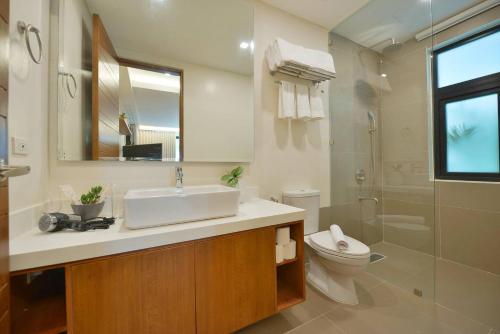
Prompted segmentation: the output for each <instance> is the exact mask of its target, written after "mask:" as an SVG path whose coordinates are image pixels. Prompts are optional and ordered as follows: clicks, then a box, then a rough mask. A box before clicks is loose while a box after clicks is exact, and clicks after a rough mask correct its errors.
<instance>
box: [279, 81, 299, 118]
mask: <svg viewBox="0 0 500 334" xmlns="http://www.w3.org/2000/svg"><path fill="white" fill-rule="evenodd" d="M278 100H279V102H278V118H279V119H294V118H297V107H296V104H295V84H293V83H291V82H287V81H281V82H280V88H279V97H278Z"/></svg>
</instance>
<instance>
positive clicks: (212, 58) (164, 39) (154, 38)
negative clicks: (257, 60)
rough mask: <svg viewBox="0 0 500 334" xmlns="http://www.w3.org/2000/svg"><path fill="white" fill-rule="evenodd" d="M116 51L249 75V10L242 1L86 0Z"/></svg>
mask: <svg viewBox="0 0 500 334" xmlns="http://www.w3.org/2000/svg"><path fill="white" fill-rule="evenodd" d="M72 1H73V0H72ZM86 2H87V6H88V8H89V10H90V13H91V14H94V13H96V14H99V16H100V17H101V19H102V21H103V22H104V26H105V27H106V30H107V31H108V34H109V36H110V38H111V41H112V43H113V45H114V47H115V49H120V50H129V51H134V52H137V53H143V54H148V55H151V56H154V57H155V58H160V59H161V58H164V59H173V60H179V61H183V62H188V63H193V64H200V65H205V66H209V67H213V68H218V69H224V70H228V71H232V72H236V73H242V74H252V72H253V67H252V57H251V51H250V50H249V49H247V50H243V49H241V48H240V43H241V42H243V41H247V42H248V41H251V40H252V39H253V11H252V7H251V4H249V3H248V2H247V1H245V0H209V1H207V0H86Z"/></svg>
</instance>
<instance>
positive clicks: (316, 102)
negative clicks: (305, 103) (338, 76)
mask: <svg viewBox="0 0 500 334" xmlns="http://www.w3.org/2000/svg"><path fill="white" fill-rule="evenodd" d="M309 102H310V104H311V119H322V118H324V117H325V111H324V109H323V99H322V98H321V89H320V88H319V86H312V87H309Z"/></svg>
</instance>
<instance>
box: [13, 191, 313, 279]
mask: <svg viewBox="0 0 500 334" xmlns="http://www.w3.org/2000/svg"><path fill="white" fill-rule="evenodd" d="M304 218H305V211H304V210H303V209H298V208H294V207H291V206H287V205H283V204H279V203H274V202H270V201H266V200H254V201H251V202H248V203H244V204H241V205H240V207H239V213H238V215H237V216H233V217H226V218H218V219H210V220H202V221H197V222H192V223H183V224H176V225H167V226H161V227H153V228H145V229H140V230H130V229H128V228H127V227H125V226H124V224H123V221H121V220H118V221H117V222H116V223H115V224H114V225H112V226H111V227H110V228H109V229H108V230H96V231H88V232H76V231H70V230H66V231H60V232H55V233H44V232H41V231H40V230H38V228H36V229H33V230H31V231H29V232H26V233H24V234H21V235H19V236H17V237H15V238H14V239H11V240H10V270H11V271H17V270H23V269H29V268H37V267H43V266H49V265H54V264H62V263H67V262H72V261H78V260H84V259H90V258H95V257H100V256H105V255H111V254H118V253H123V252H129V251H134V250H140V249H146V248H150V247H158V246H164V245H169V244H175V243H180V242H185V241H191V240H198V239H203V238H209V237H214V236H218V235H222V234H228V233H234V232H239V231H245V230H251V229H255V228H260V227H266V226H272V225H279V224H283V223H288V222H293V221H297V220H303V219H304Z"/></svg>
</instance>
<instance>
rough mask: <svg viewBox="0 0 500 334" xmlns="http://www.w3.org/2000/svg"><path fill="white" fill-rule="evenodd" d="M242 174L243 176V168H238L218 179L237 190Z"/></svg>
mask: <svg viewBox="0 0 500 334" xmlns="http://www.w3.org/2000/svg"><path fill="white" fill-rule="evenodd" d="M242 174H243V167H241V166H238V167H236V168H235V169H233V170H232V171H230V172H229V173H228V174H226V175H223V176H222V177H221V178H220V179H221V181H222V182H224V183H225V184H226V185H228V186H229V187H232V188H237V187H238V185H239V182H240V178H241V175H242Z"/></svg>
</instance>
